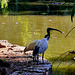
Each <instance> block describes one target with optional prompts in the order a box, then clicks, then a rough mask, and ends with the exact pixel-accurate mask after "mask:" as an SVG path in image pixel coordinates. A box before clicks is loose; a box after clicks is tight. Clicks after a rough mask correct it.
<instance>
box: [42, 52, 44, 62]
mask: <svg viewBox="0 0 75 75" xmlns="http://www.w3.org/2000/svg"><path fill="white" fill-rule="evenodd" d="M43 58H44V53H43V54H42V62H43V63H44V60H43Z"/></svg>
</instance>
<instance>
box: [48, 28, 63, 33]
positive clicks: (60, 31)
mask: <svg viewBox="0 0 75 75" xmlns="http://www.w3.org/2000/svg"><path fill="white" fill-rule="evenodd" d="M50 30H56V31H59V32H60V33H62V32H61V31H60V30H58V29H54V28H47V33H50Z"/></svg>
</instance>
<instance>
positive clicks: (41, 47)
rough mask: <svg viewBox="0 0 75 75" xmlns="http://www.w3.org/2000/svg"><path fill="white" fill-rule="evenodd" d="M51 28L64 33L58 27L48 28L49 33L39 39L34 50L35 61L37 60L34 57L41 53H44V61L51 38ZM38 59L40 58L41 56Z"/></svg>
mask: <svg viewBox="0 0 75 75" xmlns="http://www.w3.org/2000/svg"><path fill="white" fill-rule="evenodd" d="M51 30H55V31H59V32H60V33H62V32H61V31H60V30H58V29H54V28H47V34H46V35H45V37H44V38H43V39H41V40H40V41H38V42H37V43H36V45H35V48H34V50H33V61H35V60H34V58H36V56H37V57H38V55H39V54H42V62H43V63H44V60H43V58H44V53H45V51H46V50H47V48H48V41H49V38H50V31H51ZM37 59H39V57H38V58H37Z"/></svg>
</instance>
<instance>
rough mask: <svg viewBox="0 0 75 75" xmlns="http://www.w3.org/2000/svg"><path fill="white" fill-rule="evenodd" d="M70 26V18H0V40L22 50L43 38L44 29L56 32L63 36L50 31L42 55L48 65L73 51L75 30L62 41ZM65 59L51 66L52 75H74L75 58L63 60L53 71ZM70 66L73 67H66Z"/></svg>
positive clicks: (21, 16)
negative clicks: (45, 49) (21, 47)
mask: <svg viewBox="0 0 75 75" xmlns="http://www.w3.org/2000/svg"><path fill="white" fill-rule="evenodd" d="M74 26H75V21H74V22H73V23H72V22H71V20H70V16H40V15H38V16H34V15H17V16H11V15H10V16H6V15H4V16H3V15H1V16H0V40H8V41H9V42H11V43H13V44H18V45H21V46H25V47H26V46H27V45H28V44H29V43H30V42H31V41H33V40H36V39H42V38H44V35H45V34H46V29H47V28H48V27H52V28H56V29H59V30H61V31H62V32H63V34H61V33H59V32H57V31H51V38H50V40H49V46H48V49H47V51H46V52H45V58H46V59H47V60H49V61H50V62H51V63H52V62H53V61H54V60H55V59H56V58H57V57H59V56H60V55H61V54H62V53H64V52H66V51H71V50H75V35H74V34H75V29H74V30H73V31H72V32H71V33H70V34H69V35H68V36H67V37H66V38H65V36H66V34H67V33H68V32H69V31H70V30H71V29H72V28H73V27H74ZM66 54H67V53H66ZM66 54H65V55H66ZM65 55H63V56H62V57H61V58H60V59H59V60H58V61H56V62H55V63H54V64H53V74H54V75H72V74H74V73H75V72H74V71H75V61H74V60H73V58H74V57H75V54H74V55H72V54H70V55H69V56H68V57H66V58H65V60H63V62H62V63H61V65H60V66H59V67H58V71H57V70H55V69H56V67H57V65H58V64H59V62H60V61H61V59H62V58H63V57H64V56H65ZM71 63H73V64H72V65H70V64H71ZM69 65H70V66H69ZM68 66H69V67H68ZM69 70H70V71H71V72H69Z"/></svg>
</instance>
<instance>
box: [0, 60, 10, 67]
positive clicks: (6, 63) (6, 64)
mask: <svg viewBox="0 0 75 75" xmlns="http://www.w3.org/2000/svg"><path fill="white" fill-rule="evenodd" d="M9 66H10V64H9V63H8V62H4V61H3V60H1V59H0V67H9Z"/></svg>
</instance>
